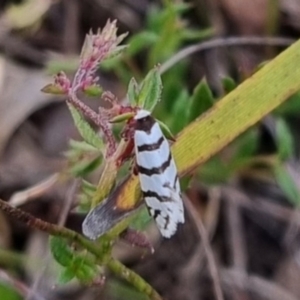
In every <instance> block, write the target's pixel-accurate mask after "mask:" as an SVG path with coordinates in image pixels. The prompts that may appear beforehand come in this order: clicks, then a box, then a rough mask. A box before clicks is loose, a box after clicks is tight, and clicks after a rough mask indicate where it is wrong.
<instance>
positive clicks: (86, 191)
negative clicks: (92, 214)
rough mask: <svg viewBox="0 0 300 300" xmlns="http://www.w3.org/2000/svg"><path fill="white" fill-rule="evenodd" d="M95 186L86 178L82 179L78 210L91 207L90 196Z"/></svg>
mask: <svg viewBox="0 0 300 300" xmlns="http://www.w3.org/2000/svg"><path fill="white" fill-rule="evenodd" d="M96 189H97V187H96V186H95V185H94V184H91V183H90V182H88V181H86V180H82V184H81V192H80V194H79V206H78V207H77V210H78V211H79V212H88V211H89V210H90V208H91V202H92V197H93V195H94V193H95V192H96Z"/></svg>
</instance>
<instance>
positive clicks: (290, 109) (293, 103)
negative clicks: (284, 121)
mask: <svg viewBox="0 0 300 300" xmlns="http://www.w3.org/2000/svg"><path fill="white" fill-rule="evenodd" d="M299 111H300V93H299V92H298V93H296V94H294V95H293V96H291V97H290V98H289V100H288V101H286V102H285V103H283V104H282V105H280V106H279V107H278V108H277V109H276V110H275V114H276V115H284V116H285V115H287V116H289V115H290V116H293V115H298V114H299Z"/></svg>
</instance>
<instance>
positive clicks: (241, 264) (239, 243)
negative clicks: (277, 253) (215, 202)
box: [226, 201, 247, 271]
mask: <svg viewBox="0 0 300 300" xmlns="http://www.w3.org/2000/svg"><path fill="white" fill-rule="evenodd" d="M226 208H227V214H226V215H227V223H228V233H229V245H230V249H229V250H230V253H231V259H232V265H233V268H234V269H236V270H240V271H245V270H246V268H247V256H246V245H245V239H244V235H243V233H242V230H243V224H242V219H241V215H240V209H239V207H238V205H237V204H236V203H234V202H231V201H228V202H227V203H226Z"/></svg>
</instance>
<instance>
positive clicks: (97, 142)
mask: <svg viewBox="0 0 300 300" xmlns="http://www.w3.org/2000/svg"><path fill="white" fill-rule="evenodd" d="M68 107H69V109H70V112H71V115H72V117H73V120H74V123H75V126H76V127H77V130H78V131H79V133H80V135H81V136H82V138H83V139H84V140H85V141H86V142H87V143H88V144H90V145H92V146H94V147H95V148H97V149H102V148H103V146H104V145H103V142H102V140H101V139H100V137H99V136H98V134H97V133H96V132H95V131H94V130H93V129H92V127H91V126H90V124H89V123H88V122H87V121H86V120H85V119H84V118H83V117H82V115H81V113H80V112H79V111H78V110H77V109H76V108H75V107H74V106H73V105H72V104H70V103H68Z"/></svg>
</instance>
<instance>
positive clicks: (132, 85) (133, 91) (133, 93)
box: [127, 77, 140, 106]
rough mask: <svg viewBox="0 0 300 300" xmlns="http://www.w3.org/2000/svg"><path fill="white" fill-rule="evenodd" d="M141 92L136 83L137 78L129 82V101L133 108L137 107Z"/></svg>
mask: <svg viewBox="0 0 300 300" xmlns="http://www.w3.org/2000/svg"><path fill="white" fill-rule="evenodd" d="M139 92H140V90H139V85H138V83H137V82H136V80H135V78H134V77H132V78H131V79H130V81H129V84H128V90H127V99H128V101H129V103H130V105H131V106H137V104H138V95H139Z"/></svg>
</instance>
